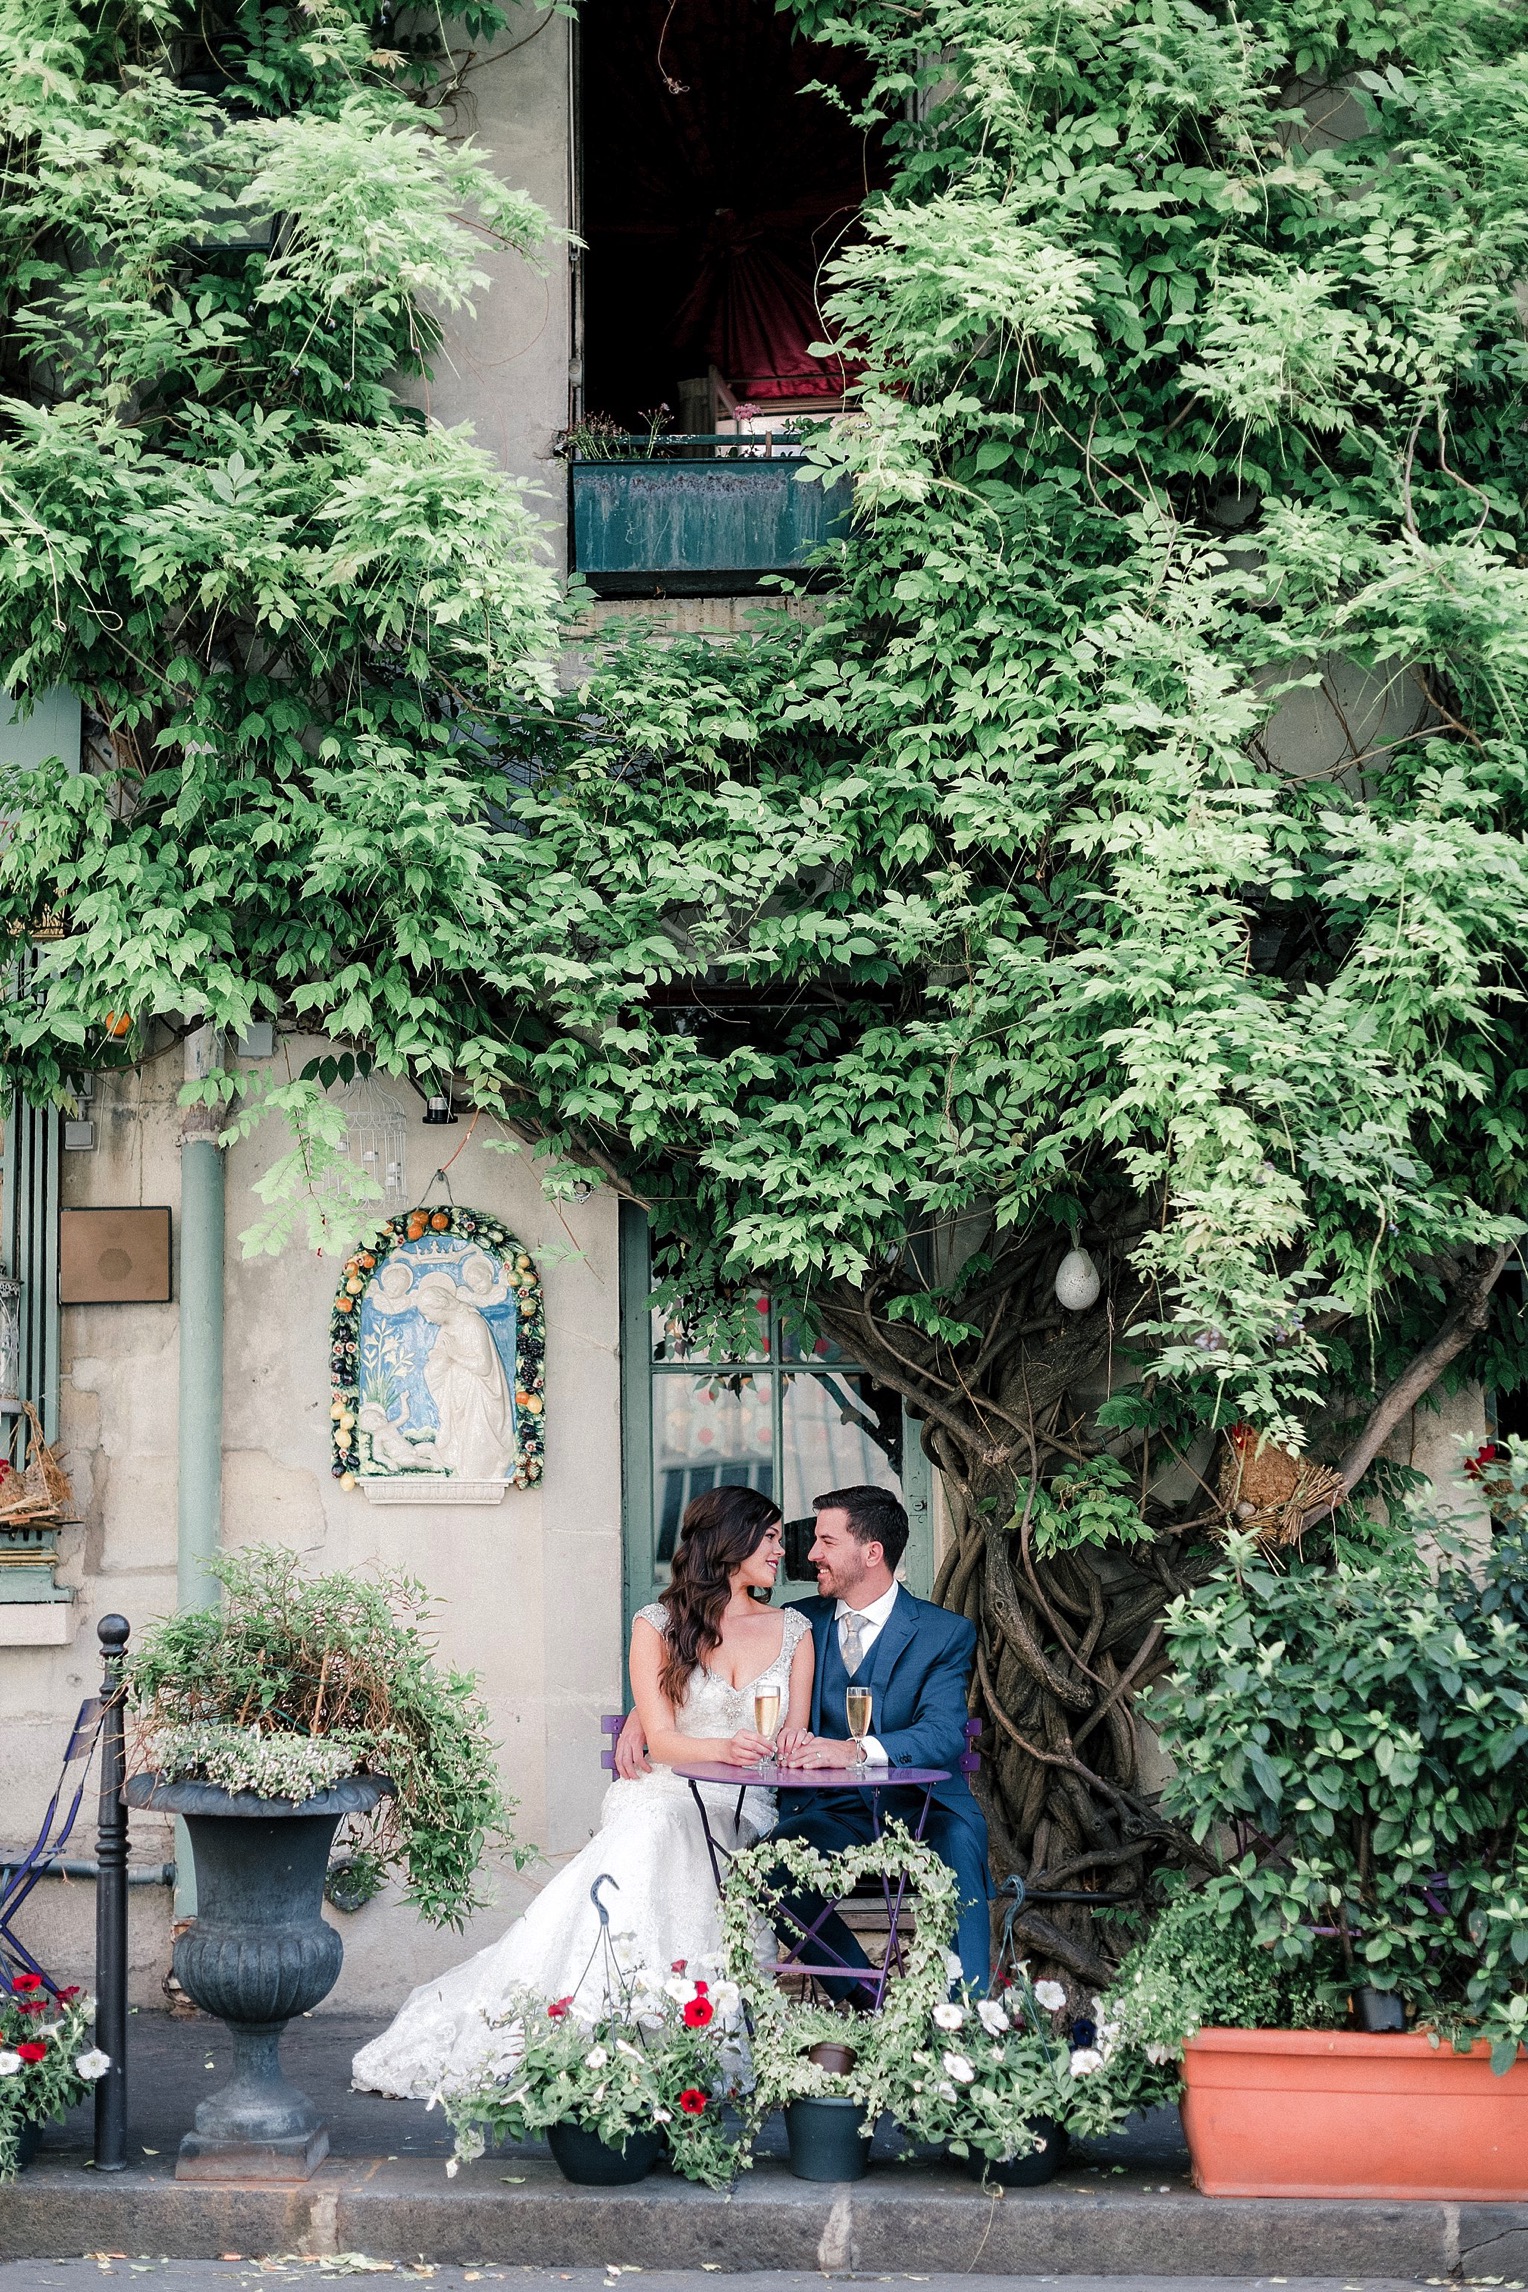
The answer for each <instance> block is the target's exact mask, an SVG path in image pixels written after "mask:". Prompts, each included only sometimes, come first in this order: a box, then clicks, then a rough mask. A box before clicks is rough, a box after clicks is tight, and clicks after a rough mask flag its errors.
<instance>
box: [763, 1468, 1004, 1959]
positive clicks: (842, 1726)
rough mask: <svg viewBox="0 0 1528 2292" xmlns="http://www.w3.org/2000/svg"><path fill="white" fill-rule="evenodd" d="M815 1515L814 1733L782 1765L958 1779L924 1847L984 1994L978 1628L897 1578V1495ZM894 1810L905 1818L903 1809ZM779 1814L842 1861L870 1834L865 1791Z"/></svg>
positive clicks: (944, 1788) (940, 1798) (856, 1955)
mask: <svg viewBox="0 0 1528 2292" xmlns="http://www.w3.org/2000/svg"><path fill="white" fill-rule="evenodd" d="M812 1509H813V1511H814V1512H815V1513H816V1515H817V1534H816V1536H815V1538H814V1539H813V1543H812V1548H811V1551H810V1552H809V1553H808V1555H807V1560H808V1564H809V1565H810V1566H811V1567H814V1568H815V1569H816V1570H817V1582H818V1586H819V1596H818V1597H817V1598H816V1599H815V1600H796V1601H794V1602H792V1605H793V1606H795V1607H798V1608H799V1609H800V1610H801V1613H802V1614H803V1615H804V1616H805V1617H806V1618H807V1620H808V1622H809V1623H810V1624H811V1627H812V1637H813V1640H814V1642H815V1645H816V1650H817V1668H816V1672H815V1675H814V1678H813V1682H812V1726H811V1732H810V1734H809V1735H807V1736H805V1737H801V1738H798V1739H796V1740H795V1741H794V1742H793V1743H792V1744H791V1745H790V1747H789V1748H788V1749H786V1750H785V1751H784V1752H783V1753H782V1757H781V1764H782V1765H783V1766H792V1767H807V1768H811V1767H844V1766H851V1765H854V1764H856V1763H860V1762H868V1763H869V1764H870V1765H872V1766H878V1767H879V1766H887V1767H889V1768H890V1770H891V1772H892V1774H893V1775H895V1773H896V1770H897V1768H898V1767H948V1768H949V1770H950V1773H949V1778H948V1780H947V1781H945V1782H942V1783H936V1784H935V1786H934V1795H933V1802H932V1804H931V1805H930V1807H929V1814H928V1821H927V1823H926V1824H925V1826H924V1832H923V1836H924V1838H925V1840H926V1841H927V1843H928V1844H929V1845H930V1846H931V1847H932V1848H933V1849H934V1851H935V1853H936V1854H937V1855H938V1856H939V1859H940V1860H941V1862H945V1863H948V1865H949V1867H950V1869H951V1870H952V1871H953V1872H954V1873H955V1877H956V1879H957V1881H958V1882H959V1886H960V1919H959V1925H958V1927H957V1929H956V1937H955V1946H956V1948H957V1950H958V1951H959V1953H960V1965H961V1971H962V1973H963V1974H964V1975H965V1977H966V1980H967V1981H968V1982H971V1983H972V1984H974V1985H975V1987H976V1988H977V1989H979V1990H985V1988H986V1987H987V1982H988V1978H989V1975H990V1973H991V1931H992V1930H991V1921H990V1918H989V1916H988V1910H987V1895H988V1880H987V1825H986V1822H985V1820H984V1818H983V1816H982V1812H981V1809H980V1807H978V1805H977V1803H976V1801H975V1799H974V1798H973V1797H972V1795H971V1786H970V1784H969V1783H968V1782H967V1780H966V1778H965V1775H964V1773H963V1772H962V1770H961V1765H960V1758H961V1754H962V1752H963V1751H964V1750H965V1748H966V1738H965V1722H966V1691H967V1687H968V1684H969V1682H970V1677H971V1665H972V1661H973V1658H974V1656H975V1652H976V1631H975V1627H974V1626H973V1625H972V1624H970V1623H968V1622H967V1621H966V1619H965V1617H964V1616H957V1615H952V1614H951V1613H950V1611H949V1609H948V1608H939V1607H935V1606H933V1605H932V1604H931V1602H929V1601H928V1600H918V1599H914V1598H913V1595H912V1593H911V1592H909V1591H908V1590H907V1589H906V1587H905V1586H904V1585H901V1584H899V1583H898V1582H897V1580H896V1574H895V1570H896V1567H897V1564H898V1562H899V1561H900V1560H901V1557H902V1554H903V1553H904V1552H905V1551H906V1549H907V1514H906V1513H905V1511H904V1510H903V1509H902V1506H901V1505H900V1504H899V1503H898V1501H897V1499H896V1497H895V1496H893V1495H892V1494H891V1492H890V1490H889V1489H885V1488H839V1489H834V1490H833V1491H832V1492H831V1493H830V1494H829V1495H827V1496H818V1497H814V1499H813V1502H812ZM851 1681H852V1682H853V1684H854V1685H856V1686H858V1687H868V1688H869V1690H870V1713H871V1727H872V1729H873V1732H872V1733H870V1734H868V1735H867V1736H866V1737H865V1740H864V1742H863V1744H856V1743H855V1742H854V1741H853V1739H852V1738H851V1737H850V1734H849V1723H848V1717H847V1712H846V1707H845V1698H846V1696H847V1693H848V1689H849V1686H850V1683H851ZM911 1797H912V1794H911V1793H909V1800H911ZM890 1803H891V1805H892V1806H893V1807H894V1806H895V1804H896V1801H895V1800H893V1801H891V1802H890ZM780 1805H781V1815H780V1823H779V1827H778V1829H777V1830H776V1832H775V1834H774V1835H775V1836H776V1838H801V1839H805V1840H806V1841H807V1842H808V1844H809V1845H812V1846H815V1847H820V1848H821V1849H822V1850H823V1851H824V1852H826V1853H832V1852H833V1851H834V1850H835V1849H836V1848H839V1847H844V1846H851V1845H856V1844H858V1843H860V1842H861V1841H863V1840H865V1839H868V1838H869V1837H870V1835H871V1799H870V1793H869V1792H868V1791H861V1790H855V1791H823V1792H819V1793H814V1794H813V1795H811V1796H807V1795H806V1794H805V1793H802V1794H801V1795H800V1796H797V1795H795V1794H794V1793H793V1794H791V1795H790V1796H788V1797H787V1796H784V1795H782V1797H781V1802H780ZM910 1819H911V1818H910ZM812 1914H815V1905H814V1906H813V1912H812ZM821 1932H822V1937H823V1939H824V1941H826V1942H828V1943H829V1944H830V1945H831V1946H832V1948H833V1949H834V1950H835V1951H836V1952H837V1953H838V1954H839V1955H840V1956H841V1957H844V1958H847V1959H848V1960H849V1962H850V1963H851V1964H854V1965H861V1964H863V1963H864V1953H863V1952H862V1951H861V1949H860V1948H859V1945H858V1944H857V1943H856V1942H855V1940H854V1938H853V1936H852V1935H851V1934H850V1932H849V1930H848V1928H847V1927H846V1926H845V1925H844V1924H843V1923H842V1921H841V1920H840V1919H838V1918H837V1917H834V1918H830V1919H829V1920H828V1921H827V1922H826V1924H825V1925H824V1926H823V1927H822V1929H821Z"/></svg>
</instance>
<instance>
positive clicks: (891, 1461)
mask: <svg viewBox="0 0 1528 2292" xmlns="http://www.w3.org/2000/svg"><path fill="white" fill-rule="evenodd" d="M781 1382H782V1384H783V1387H784V1393H783V1400H784V1408H783V1422H784V1434H783V1441H784V1453H783V1455H782V1457H781V1471H782V1494H781V1497H780V1502H781V1503H782V1505H783V1506H784V1508H785V1517H786V1519H787V1520H798V1519H801V1518H804V1517H805V1515H806V1514H807V1513H809V1512H810V1511H811V1509H812V1499H813V1497H814V1496H823V1495H825V1494H826V1493H827V1491H828V1490H829V1489H832V1488H855V1487H863V1486H865V1485H866V1484H867V1483H868V1485H869V1486H871V1487H872V1488H894V1489H895V1490H896V1491H897V1493H898V1494H899V1495H900V1494H901V1488H902V1481H901V1472H902V1401H901V1396H900V1395H899V1394H897V1393H894V1392H893V1391H892V1390H891V1388H890V1386H888V1385H878V1384H877V1383H876V1381H875V1379H874V1378H873V1377H866V1376H841V1377H815V1376H814V1377H806V1376H788V1377H785V1378H783V1379H782V1380H781Z"/></svg>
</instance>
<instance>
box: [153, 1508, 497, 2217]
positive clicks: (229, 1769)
mask: <svg viewBox="0 0 1528 2292" xmlns="http://www.w3.org/2000/svg"><path fill="white" fill-rule="evenodd" d="M213 1568H214V1572H215V1573H216V1574H217V1575H218V1577H219V1578H220V1579H221V1582H222V1585H223V1592H224V1597H223V1602H222V1605H221V1606H220V1607H217V1608H208V1609H202V1610H200V1611H194V1612H192V1613H190V1614H185V1615H178V1616H173V1617H170V1618H167V1619H166V1620H165V1621H164V1622H162V1623H160V1624H158V1625H155V1626H154V1627H152V1628H151V1629H150V1630H149V1631H148V1632H146V1633H145V1634H144V1637H143V1639H142V1641H141V1642H140V1645H139V1647H138V1650H137V1653H136V1654H135V1655H134V1657H133V1658H132V1660H131V1662H130V1664H129V1666H128V1670H127V1675H126V1676H127V1691H128V1699H129V1709H130V1712H131V1715H132V1724H131V1741H132V1756H131V1763H132V1765H133V1766H134V1768H135V1770H136V1771H135V1772H134V1773H133V1774H132V1775H131V1776H130V1778H129V1781H128V1784H127V1791H126V1796H127V1798H128V1801H129V1803H130V1804H131V1805H134V1806H138V1807H145V1808H153V1809H154V1810H156V1811H158V1812H163V1813H167V1814H178V1815H182V1816H184V1818H185V1821H186V1825H187V1829H188V1831H189V1833H190V1837H191V1848H192V1853H193V1855H194V1857H195V1862H196V1884H197V1915H196V1917H195V1918H194V1919H193V1920H192V1921H191V1923H190V1925H189V1926H188V1928H187V1929H186V1931H185V1932H184V1933H183V1934H181V1936H180V1937H179V1939H178V1940H177V1942H176V1944H175V1957H174V1964H175V1974H176V1978H177V1980H178V1981H179V1982H180V1983H181V1985H182V1987H183V1988H184V1989H185V1991H186V1992H187V1994H188V1996H190V1997H191V1998H192V1999H193V2000H194V2001H195V2003H197V2004H198V2005H200V2006H203V2007H204V2008H205V2009H206V2010H207V2011H208V2012H209V2013H214V2014H217V2015H218V2016H219V2017H220V2018H221V2019H222V2020H224V2021H225V2022H227V2024H228V2026H229V2029H230V2031H231V2033H232V2036H233V2040H234V2076H233V2079H232V2081H231V2083H230V2084H229V2085H227V2086H226V2087H225V2088H224V2089H223V2090H222V2091H221V2092H220V2093H217V2094H214V2095H213V2096H212V2097H211V2098H210V2099H209V2100H207V2101H204V2102H202V2103H201V2104H200V2106H199V2107H198V2109H197V2112H196V2130H195V2132H193V2133H189V2134H188V2135H187V2136H186V2139H185V2141H184V2142H183V2143H182V2145H181V2153H180V2158H179V2160H178V2163H177V2167H176V2170H177V2173H178V2174H180V2175H181V2176H182V2177H223V2176H225V2175H226V2174H227V2173H229V2172H238V2173H240V2174H245V2175H248V2174H255V2175H259V2176H261V2177H265V2178H273V2177H274V2178H298V2179H305V2178H306V2177H307V2175H308V2174H309V2173H311V2172H312V2171H314V2170H315V2168H316V2167H317V2165H318V2163H319V2162H320V2160H321V2159H322V2157H323V2155H324V2154H325V2152H326V2151H327V2148H328V2134H327V2130H326V2129H325V2127H324V2126H323V2124H322V2122H321V2120H320V2119H319V2117H318V2113H317V2111H316V2110H315V2109H314V2107H313V2104H312V2103H311V2102H310V2101H309V2100H308V2098H307V2096H306V2095H305V2094H302V2093H300V2092H298V2091H297V2089H296V2088H295V2087H293V2086H291V2085H289V2084H288V2083H287V2082H286V2080H285V2078H284V2077H283V2076H282V2074H281V2071H280V2065H279V2060H278V2048H279V2045H280V2039H281V2032H282V2030H283V2028H284V2027H285V2025H286V2023H287V2021H288V2020H290V2019H291V2017H292V2016H293V2015H294V2014H297V2013H304V2012H307V2011H308V2010H310V2009H311V2008H312V2007H313V2006H315V2005H316V2004H318V2002H319V2001H320V1999H322V1998H324V1997H327V1995H328V1993H329V1991H330V1990H331V1989H332V1988H333V1986H334V1983H335V1980H336V1979H337V1977H338V1974H339V1970H340V1964H341V1961H342V1959H343V1955H344V1951H343V1946H342V1944H341V1942H340V1937H339V1935H338V1934H337V1933H336V1931H335V1929H334V1928H333V1927H332V1926H330V1925H329V1924H328V1923H327V1921H326V1920H325V1919H324V1917H323V1916H322V1913H321V1909H320V1904H321V1901H322V1897H323V1888H324V1879H325V1873H326V1871H327V1868H328V1862H329V1852H330V1848H331V1846H332V1843H333V1840H334V1834H335V1831H336V1829H337V1828H338V1826H339V1824H340V1823H341V1822H342V1821H345V1820H347V1819H349V1820H352V1821H357V1822H360V1823H362V1824H364V1825H365V1834H364V1838H363V1841H362V1843H361V1846H360V1852H361V1853H362V1854H363V1855H364V1856H366V1857H367V1858H369V1859H370V1860H371V1861H372V1862H373V1863H375V1864H376V1865H378V1866H380V1867H384V1868H385V1867H389V1866H398V1867H401V1868H402V1869H403V1870H405V1871H406V1873H407V1878H408V1883H409V1889H410V1893H411V1896H412V1898H413V1900H414V1902H415V1903H416V1904H417V1906H418V1908H419V1910H420V1913H421V1915H422V1916H424V1917H425V1918H427V1919H429V1920H430V1921H431V1922H432V1923H433V1924H437V1925H451V1926H458V1927H459V1926H460V1925H462V1924H463V1923H464V1921H465V1919H466V1917H467V1915H468V1913H469V1912H470V1911H471V1910H473V1909H474V1908H476V1907H477V1906H478V1905H479V1903H480V1901H481V1900H482V1895H481V1892H480V1886H479V1879H478V1870H479V1865H480V1863H481V1860H482V1857H483V1853H484V1850H485V1849H486V1848H487V1847H488V1846H489V1845H490V1844H494V1843H499V1844H509V1843H510V1841H509V1839H508V1831H507V1824H508V1817H509V1809H508V1807H507V1805H506V1802H505V1799H504V1795H503V1792H502V1789H501V1787H500V1784H499V1780H498V1773H497V1769H496V1766H495V1763H494V1746H493V1743H492V1741H491V1739H490V1737H489V1734H488V1730H487V1723H486V1718H485V1715H484V1712H483V1709H482V1705H481V1703H480V1702H479V1701H478V1698H477V1694H476V1687H475V1682H474V1681H473V1679H472V1678H471V1677H470V1676H467V1675H465V1674H462V1673H457V1672H449V1671H443V1670H441V1669H440V1668H439V1667H438V1666H437V1665H436V1663H435V1662H434V1660H433V1657H432V1654H431V1651H430V1647H429V1644H428V1642H427V1641H426V1639H425V1637H424V1636H423V1633H422V1632H421V1630H420V1622H421V1620H422V1618H423V1616H424V1614H425V1612H426V1604H425V1597H424V1594H423V1592H422V1590H421V1589H420V1587H419V1586H417V1585H415V1584H413V1583H412V1582H410V1581H409V1580H408V1579H406V1578H403V1577H381V1578H379V1579H377V1580H376V1581H374V1582H373V1581H368V1580H366V1579H363V1578H361V1577H358V1576H354V1575H348V1574H334V1575H327V1576H310V1575H308V1574H306V1573H305V1572H304V1570H303V1568H302V1566H301V1563H300V1561H299V1560H298V1559H297V1557H296V1556H295V1555H294V1554H293V1553H291V1552H287V1551H284V1550H282V1549H280V1548H278V1547H274V1546H253V1547H250V1548H248V1549H246V1550H244V1551H242V1552H238V1553H228V1554H224V1555H222V1556H221V1557H220V1558H219V1559H218V1560H216V1561H215V1562H214V1563H213Z"/></svg>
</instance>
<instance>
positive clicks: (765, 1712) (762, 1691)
mask: <svg viewBox="0 0 1528 2292" xmlns="http://www.w3.org/2000/svg"><path fill="white" fill-rule="evenodd" d="M753 1724H754V1731H755V1733H757V1734H760V1735H762V1736H763V1737H764V1738H765V1740H766V1741H767V1742H770V1743H773V1741H774V1739H775V1729H776V1728H777V1727H778V1726H779V1724H780V1690H779V1688H778V1687H756V1688H755V1689H754V1695H753ZM759 1764H760V1766H761V1767H765V1766H767V1765H768V1764H769V1762H768V1760H767V1759H761V1760H760V1762H759Z"/></svg>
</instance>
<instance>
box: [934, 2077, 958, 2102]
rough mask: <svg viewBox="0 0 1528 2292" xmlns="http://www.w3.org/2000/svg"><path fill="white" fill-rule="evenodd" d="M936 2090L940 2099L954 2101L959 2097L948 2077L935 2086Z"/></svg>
mask: <svg viewBox="0 0 1528 2292" xmlns="http://www.w3.org/2000/svg"><path fill="white" fill-rule="evenodd" d="M937 2091H938V2094H939V2098H940V2100H941V2101H954V2100H957V2099H958V2098H959V2096H958V2095H957V2093H956V2091H955V2088H954V2086H953V2085H951V2084H950V2083H949V2081H948V2079H946V2080H945V2082H944V2083H943V2084H941V2085H940V2086H939V2087H937Z"/></svg>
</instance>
